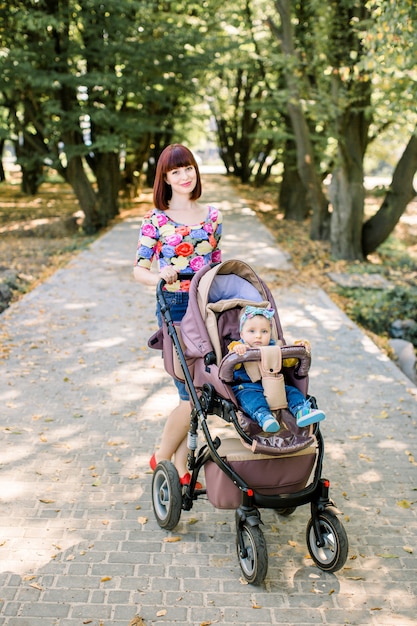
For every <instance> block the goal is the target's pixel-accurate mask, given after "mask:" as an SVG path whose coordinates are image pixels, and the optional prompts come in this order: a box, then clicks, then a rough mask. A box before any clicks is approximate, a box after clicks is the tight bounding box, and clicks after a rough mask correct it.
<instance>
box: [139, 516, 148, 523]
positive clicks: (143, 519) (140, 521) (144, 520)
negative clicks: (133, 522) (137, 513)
mask: <svg viewBox="0 0 417 626" xmlns="http://www.w3.org/2000/svg"><path fill="white" fill-rule="evenodd" d="M147 521H148V518H147V517H138V523H139V524H146V523H147Z"/></svg>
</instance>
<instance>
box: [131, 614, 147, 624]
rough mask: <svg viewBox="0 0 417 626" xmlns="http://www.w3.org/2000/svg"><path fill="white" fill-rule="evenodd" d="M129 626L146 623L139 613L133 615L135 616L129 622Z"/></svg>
mask: <svg viewBox="0 0 417 626" xmlns="http://www.w3.org/2000/svg"><path fill="white" fill-rule="evenodd" d="M129 626H146V624H145V622H144V621H143V619H142V618H141V616H140V615H135V617H134V618H133V619H132V620H131V621H130V622H129Z"/></svg>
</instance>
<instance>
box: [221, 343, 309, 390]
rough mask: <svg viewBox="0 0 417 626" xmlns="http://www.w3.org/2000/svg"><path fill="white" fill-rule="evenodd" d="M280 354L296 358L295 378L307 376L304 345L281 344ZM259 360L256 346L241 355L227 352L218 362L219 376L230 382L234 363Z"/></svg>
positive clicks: (306, 356)
mask: <svg viewBox="0 0 417 626" xmlns="http://www.w3.org/2000/svg"><path fill="white" fill-rule="evenodd" d="M281 355H282V360H284V359H290V358H293V359H297V360H298V363H297V365H296V366H295V369H294V373H295V375H296V376H297V378H304V377H305V376H307V374H308V372H309V369H310V365H311V356H310V354H309V352H308V350H307V349H306V348H305V346H303V345H294V346H281ZM260 360H261V351H260V350H259V349H256V348H251V349H249V350H247V351H246V352H245V354H243V355H239V354H237V353H236V352H229V353H228V354H226V356H225V357H224V358H223V359H222V362H221V363H220V366H219V378H221V379H222V380H223V381H224V382H226V383H230V382H232V381H233V371H234V369H235V367H236V365H238V364H239V363H245V362H249V361H260Z"/></svg>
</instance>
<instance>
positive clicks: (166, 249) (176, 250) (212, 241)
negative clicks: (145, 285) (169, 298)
mask: <svg viewBox="0 0 417 626" xmlns="http://www.w3.org/2000/svg"><path fill="white" fill-rule="evenodd" d="M221 234H222V221H221V214H220V213H219V211H218V210H217V209H216V208H215V207H213V206H209V207H208V214H207V217H206V219H205V221H204V222H202V223H201V224H198V225H195V226H187V225H185V224H178V223H177V222H174V221H173V220H172V219H171V218H169V217H168V216H167V215H165V213H164V212H163V211H159V210H158V209H152V210H151V211H149V212H148V213H147V214H146V215H145V217H144V219H143V222H142V226H141V229H140V233H139V242H138V248H137V253H136V265H138V266H139V267H146V268H147V269H150V268H151V266H152V262H153V260H154V259H156V260H157V261H158V262H159V268H160V269H162V268H163V267H165V266H166V265H173V266H174V267H175V269H176V270H177V271H178V272H182V273H187V274H195V273H196V272H198V270H200V269H201V268H202V267H203V266H204V265H207V264H208V263H219V262H220V261H221V250H220V249H219V248H218V244H219V241H220V237H221ZM165 289H166V290H167V291H189V289H190V280H181V281H179V280H177V281H176V282H175V283H173V284H172V285H165Z"/></svg>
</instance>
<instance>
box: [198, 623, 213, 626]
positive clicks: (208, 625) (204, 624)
mask: <svg viewBox="0 0 417 626" xmlns="http://www.w3.org/2000/svg"><path fill="white" fill-rule="evenodd" d="M212 623H213V622H201V624H200V626H210V624H212Z"/></svg>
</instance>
